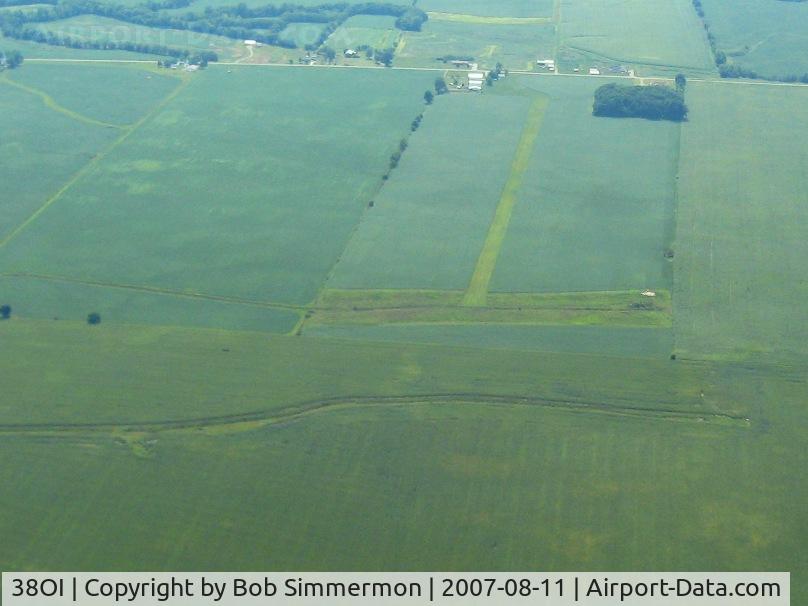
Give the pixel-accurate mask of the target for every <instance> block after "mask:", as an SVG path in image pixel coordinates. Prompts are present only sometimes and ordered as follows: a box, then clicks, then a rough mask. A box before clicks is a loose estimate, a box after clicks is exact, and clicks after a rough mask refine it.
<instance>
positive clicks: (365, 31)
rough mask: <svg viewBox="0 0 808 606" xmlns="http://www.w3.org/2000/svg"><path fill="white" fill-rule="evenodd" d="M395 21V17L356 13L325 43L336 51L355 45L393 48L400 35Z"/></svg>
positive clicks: (339, 51)
mask: <svg viewBox="0 0 808 606" xmlns="http://www.w3.org/2000/svg"><path fill="white" fill-rule="evenodd" d="M395 21H396V20H395V17H384V16H378V15H357V16H355V17H351V18H350V19H347V20H346V21H345V22H344V23H343V24H342V25H340V26H339V27H338V28H337V29H336V31H334V33H333V34H331V35H330V36H329V37H328V40H326V42H325V44H326V45H327V46H330V47H331V48H333V49H335V50H336V51H337V52H338V53H341V52H342V51H343V50H345V49H348V48H356V47H357V46H369V47H370V48H378V49H384V48H395V47H396V45H397V44H398V38H399V36H400V35H401V32H400V31H399V30H397V29H396V28H395Z"/></svg>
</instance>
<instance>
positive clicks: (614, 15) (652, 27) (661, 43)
mask: <svg viewBox="0 0 808 606" xmlns="http://www.w3.org/2000/svg"><path fill="white" fill-rule="evenodd" d="M629 31H630V32H631V34H630V35H627V33H628V32H629ZM559 40H560V49H559V51H560V53H561V54H560V55H559V58H560V59H561V60H563V62H564V63H568V64H571V63H576V62H577V63H579V64H581V65H582V66H585V65H597V66H601V67H603V66H604V65H611V64H623V65H626V66H634V67H641V68H643V73H650V74H657V73H661V74H665V73H670V72H671V71H672V70H678V71H688V72H693V73H697V74H698V73H714V71H715V69H714V66H713V61H712V56H711V53H710V48H709V46H708V44H707V40H706V37H705V35H704V31H703V29H702V26H701V22H700V21H699V19H698V16H697V15H696V12H695V10H694V9H693V6H692V5H691V2H690V0H629V1H626V0H608V1H606V2H604V1H603V0H562V3H561V21H560V23H559ZM674 73H675V71H674Z"/></svg>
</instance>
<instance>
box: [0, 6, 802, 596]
mask: <svg viewBox="0 0 808 606" xmlns="http://www.w3.org/2000/svg"><path fill="white" fill-rule="evenodd" d="M127 1H129V0H127ZM357 1H358V0H357ZM745 1H747V0H745ZM748 1H750V2H751V0H748ZM772 1H773V2H774V1H775V0H772ZM297 2H299V3H301V4H305V5H311V6H314V5H318V4H321V3H322V1H321V0H297ZM703 2H704V5H705V11H706V12H707V14H708V18H709V19H711V20H712V21H713V23H714V26H713V27H714V28H715V32H716V35H717V36H718V38H719V42H720V40H721V31H722V30H721V26H720V25H719V24H718V21H720V19H719V16H718V14H716V16H715V17H713V16H712V15H711V13H710V11H711V10H713V6H712V5H714V4H716V2H715V1H711V0H703ZM265 3H266V2H265V0H248V2H246V4H248V5H249V6H257V5H263V4H265ZM224 4H229V3H225V2H224V1H223V0H196V2H194V3H193V4H192V5H191V7H190V8H187V9H177V10H194V11H202V10H204V7H205V6H222V5H224ZM778 4H787V3H779V2H778ZM416 6H417V7H418V8H421V9H423V10H426V11H429V12H430V14H431V16H430V20H429V21H428V22H426V23H425V24H424V27H423V31H421V32H409V31H408V32H403V31H402V30H398V29H396V28H395V26H394V25H393V21H394V20H393V18H390V17H379V16H361V17H354V18H352V19H350V20H348V21H347V22H346V23H344V24H343V25H342V26H341V27H340V28H338V29H337V30H336V31H335V33H334V34H333V35H332V36H331V37H330V38H329V40H328V41H327V44H330V45H332V46H333V48H334V49H335V50H336V51H337V52H338V61H337V64H336V65H323V63H324V61H321V60H320V58H317V62H318V65H314V66H307V65H300V64H299V62H298V59H300V58H301V57H303V52H304V51H303V50H302V49H281V48H280V47H268V46H264V47H256V48H249V49H248V47H246V46H245V45H244V44H243V40H242V41H238V40H229V42H228V43H232V54H229V55H228V54H227V53H228V52H230V51H228V50H227V49H225V48H224V47H222V49H217V50H221V52H222V58H224V59H232V60H233V62H232V63H231V62H229V61H228V62H227V64H219V65H217V64H215V63H212V64H211V65H209V66H208V67H207V68H205V69H200V70H199V71H196V72H193V73H191V72H187V71H184V70H181V69H177V70H171V69H162V68H158V67H157V66H156V65H155V63H156V61H155V56H150V57H149V61H148V62H143V63H131V64H129V63H113V62H109V63H103V62H95V61H92V62H70V61H53V60H51V59H52V58H53V57H58V58H61V59H70V58H99V57H105V58H113V57H121V56H124V57H129V58H131V57H132V56H133V55H132V54H126V53H113V52H110V53H108V52H106V51H79V50H73V49H66V48H56V47H49V46H46V45H43V44H32V43H27V42H15V41H12V42H11V43H10V45H11V46H8V47H6V46H5V44H6V42H7V41H6V40H3V39H0V47H3V48H21V49H23V52H24V54H25V55H26V61H25V63H24V64H23V65H22V66H20V67H19V68H17V69H13V70H11V69H9V70H6V71H2V72H0V107H2V108H3V111H0V133H2V136H0V165H1V166H2V168H3V178H0V211H2V212H0V305H10V306H11V310H9V313H10V315H11V317H10V318H9V319H2V320H0V356H1V357H2V359H3V369H2V372H0V461H2V463H0V485H2V486H3V487H4V488H3V490H0V512H2V513H0V537H2V538H3V540H2V541H0V569H3V570H61V569H73V570H99V569H100V570H104V569H106V570H116V569H117V570H138V569H141V570H142V569H150V570H193V569H196V570H223V569H230V570H240V569H250V570H256V569H265V570H272V569H275V570H291V569H297V570H338V569H340V570H361V569H373V570H428V569H442V570H463V569H465V570H484V569H488V570H526V569H535V568H541V569H544V570H608V569H611V570H698V569H700V570H740V571H742V570H790V571H791V572H792V593H793V595H794V600H795V601H794V603H795V604H801V603H804V602H806V600H808V554H806V552H805V549H804V545H805V541H806V534H805V528H808V511H806V508H805V507H804V502H805V501H806V499H808V483H806V481H805V479H804V477H805V474H804V469H805V468H806V466H808V451H806V449H805V448H804V445H805V427H806V423H808V409H806V406H805V403H806V401H808V379H806V377H807V376H808V375H806V372H805V371H806V368H808V365H807V364H806V357H807V356H808V346H807V345H806V343H808V328H806V327H808V321H806V320H808V315H807V314H806V312H805V309H806V306H805V304H804V302H805V300H806V298H808V283H807V282H806V279H805V267H804V266H805V259H806V258H808V244H807V242H808V239H807V238H806V237H805V235H806V230H808V222H807V221H808V219H806V216H808V215H806V212H805V209H806V208H808V193H806V192H808V174H806V171H805V167H806V166H808V147H806V145H805V144H804V141H805V140H806V135H808V112H806V109H805V108H806V107H808V105H807V103H808V87H797V86H789V85H779V84H778V85H773V84H771V83H746V82H738V81H733V82H722V81H719V80H717V74H716V73H715V69H714V66H713V64H712V58H711V56H710V49H709V46H708V45H707V42H706V39H705V36H704V30H703V27H702V25H701V22H700V21H699V19H698V17H697V16H696V13H695V11H694V9H693V7H692V5H691V3H690V1H689V0H665V1H664V2H663V1H662V0H644V1H642V2H640V1H639V0H628V1H623V2H617V1H616V0H614V1H613V0H608V1H605V2H604V1H596V0H561V2H559V3H558V4H556V3H553V2H551V1H550V0H540V1H533V2H527V1H522V0H503V1H502V2H491V1H486V2H483V1H482V0H479V1H478V0H469V1H467V2H460V1H459V0H457V1H456V0H418V2H417V4H416ZM802 8H804V7H802V5H799V4H797V6H795V7H793V8H788V9H784V10H790V11H791V10H801V9H802ZM70 21H71V23H70V24H69V25H70V27H76V28H86V32H87V35H88V36H101V35H109V36H116V35H121V34H117V33H115V32H116V31H117V30H115V28H116V27H117V25H115V24H114V23H108V22H107V21H108V20H104V19H100V18H97V17H78V18H75V19H72V20H70ZM761 23H762V22H761ZM63 25H64V24H56V26H63ZM53 26H54V24H48V27H53ZM127 27H129V26H127ZM321 27H323V26H322V24H303V23H296V24H293V25H291V26H288V27H287V28H286V30H285V32H284V34H283V35H284V36H286V37H287V39H290V40H295V41H296V42H297V43H298V44H309V43H310V41H309V40H313V39H316V37H317V35H319V33H320V32H321V31H322V30H321V29H319V28H321ZM737 27H739V28H743V29H744V31H747V30H748V29H749V28H746V27H745V26H743V25H742V24H741V25H738V26H737ZM105 28H106V29H105ZM312 28H313V29H312ZM142 29H145V30H147V31H143V32H135V30H134V29H132V30H129V33H127V34H126V35H130V34H131V35H136V36H145V37H147V39H148V41H149V42H150V43H165V44H170V45H171V46H177V45H182V44H183V42H182V40H181V39H180V38H172V36H174V35H175V34H176V33H177V32H170V31H161V30H156V29H150V28H142ZM329 31H330V30H329ZM104 32H106V33H104ZM180 34H182V35H184V34H183V33H182V32H180ZM152 36H165V37H166V38H163V39H160V38H153V37H152ZM725 36H726V34H725ZM94 39H97V38H94ZM725 39H729V38H725ZM773 39H774V38H772V40H773ZM188 40H191V37H189V38H187V40H186V42H187V41H188ZM194 40H195V42H193V44H192V43H191V42H187V44H188V46H187V48H188V49H197V50H205V49H207V48H213V47H205V46H204V44H205V42H203V41H202V38H200V39H199V40H196V38H194ZM741 43H742V44H746V42H743V41H741ZM207 44H210V42H207ZM364 44H367V45H369V46H372V47H376V48H381V47H388V46H390V47H395V50H396V53H395V59H394V62H393V69H384V68H381V67H376V66H374V65H373V64H372V63H371V62H370V61H365V60H359V61H355V62H353V63H351V62H349V61H347V60H344V59H343V58H342V57H341V56H339V53H341V50H342V49H343V48H348V47H351V46H357V45H364ZM194 45H196V46H194ZM719 46H720V44H719ZM761 48H763V47H761ZM29 51H30V53H29ZM51 53H53V54H51ZM245 53H246V54H245ZM789 54H791V55H793V53H792V52H791V51H789ZM753 55H754V53H753V52H749V53H748V56H749V57H752V56H753ZM459 56H463V57H469V58H470V57H473V58H474V61H475V62H478V63H479V64H480V68H481V69H483V70H484V69H487V68H490V67H493V65H495V64H496V63H497V62H502V63H504V64H505V66H506V67H508V68H510V69H511V72H510V73H508V74H507V75H505V76H504V77H503V78H501V79H498V80H496V81H495V82H493V83H492V84H491V85H490V86H484V87H483V90H482V91H481V92H479V93H474V94H472V93H471V92H469V91H468V89H467V81H468V76H467V74H465V72H464V70H463V69H461V68H455V67H454V66H452V65H451V63H450V61H451V59H452V57H454V58H457V57H459ZM539 57H555V58H556V60H557V61H558V64H559V67H560V71H561V72H567V71H571V70H572V69H574V68H575V67H579V69H581V68H584V67H586V66H588V65H600V66H602V67H604V72H606V70H608V67H609V66H614V65H623V66H625V67H626V68H628V69H636V70H638V74H639V76H638V78H637V79H634V80H630V79H628V78H626V79H622V80H618V79H613V78H609V77H607V76H599V77H595V76H589V75H588V74H587V72H586V71H583V73H581V72H579V73H578V74H574V75H573V74H565V73H562V74H560V75H552V74H549V73H546V74H536V73H514V72H517V71H521V70H525V71H536V70H537V69H538V68H537V67H536V59H537V58H539ZM36 59H39V60H36ZM43 59H44V60H43ZM735 59H736V58H733V60H735ZM737 59H738V60H740V59H739V58H737ZM235 61H239V62H240V63H244V64H236V63H235ZM265 62H276V63H283V65H247V63H251V64H254V63H265ZM413 67H415V68H418V69H410V68H413ZM425 68H434V69H425ZM679 71H682V72H685V73H686V74H687V76H688V80H689V81H688V82H687V84H686V89H685V91H686V92H685V100H686V102H687V104H688V106H689V108H690V113H689V116H688V119H687V121H685V122H683V123H673V122H665V121H650V120H641V119H635V118H625V119H615V118H599V117H594V116H593V115H592V103H593V95H594V92H595V90H596V89H597V87H598V86H600V85H602V84H605V83H608V82H626V83H628V82H635V83H642V84H652V83H655V84H662V85H668V84H669V83H668V82H666V81H662V80H660V81H657V82H653V81H652V80H651V79H650V78H645V76H649V75H665V74H675V73H676V72H679ZM695 76H699V78H696V77H695ZM437 78H445V81H446V83H447V84H448V88H449V91H448V92H447V93H446V94H440V95H436V96H435V97H434V100H430V98H429V96H428V95H427V96H426V97H425V91H434V90H435V87H436V79H437ZM460 84H464V86H462V87H461V86H460ZM430 101H431V102H430ZM397 154H400V155H397ZM648 291H653V292H648ZM12 310H13V311H12ZM91 313H97V314H99V316H100V319H101V322H100V323H99V324H91V322H90V321H89V317H88V314H91ZM256 529H258V530H256Z"/></svg>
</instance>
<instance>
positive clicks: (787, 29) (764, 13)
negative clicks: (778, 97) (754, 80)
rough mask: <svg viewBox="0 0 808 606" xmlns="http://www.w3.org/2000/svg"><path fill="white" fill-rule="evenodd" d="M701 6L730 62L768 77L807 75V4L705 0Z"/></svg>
mask: <svg viewBox="0 0 808 606" xmlns="http://www.w3.org/2000/svg"><path fill="white" fill-rule="evenodd" d="M702 5H703V7H704V12H705V15H706V19H707V21H708V22H709V23H710V30H711V31H712V32H713V34H714V35H715V36H716V38H717V45H718V48H719V49H721V50H723V51H724V52H725V53H727V54H728V55H729V56H730V62H732V63H738V64H740V65H741V66H743V67H744V68H746V69H751V70H755V71H757V72H759V73H760V74H761V75H764V76H769V77H777V76H788V75H790V74H794V75H797V76H802V75H803V74H806V73H808V4H805V3H804V2H783V1H776V0H736V1H735V2H722V1H720V0H703V2H702Z"/></svg>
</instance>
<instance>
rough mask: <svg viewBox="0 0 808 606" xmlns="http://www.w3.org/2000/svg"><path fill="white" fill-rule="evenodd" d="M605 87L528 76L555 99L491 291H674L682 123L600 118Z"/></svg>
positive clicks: (588, 81) (528, 82) (594, 82)
mask: <svg viewBox="0 0 808 606" xmlns="http://www.w3.org/2000/svg"><path fill="white" fill-rule="evenodd" d="M512 80H515V78H512ZM599 83H601V81H600V80H598V79H591V78H586V79H585V78H570V79H568V78H548V77H525V78H524V79H523V80H522V81H521V84H523V85H524V86H528V87H531V88H535V89H536V90H537V91H539V92H541V93H543V94H545V95H547V96H548V97H549V98H550V102H549V105H548V107H547V110H546V112H545V116H544V122H543V124H542V128H541V131H540V133H539V136H538V139H537V141H536V147H535V150H534V151H533V154H532V159H531V161H530V164H529V166H528V169H527V172H526V176H525V179H524V182H523V184H522V190H521V193H520V195H519V203H518V204H517V205H516V207H515V209H514V212H513V216H512V218H511V224H510V227H509V230H508V233H507V235H506V237H505V242H504V244H503V246H502V249H501V251H500V253H499V259H498V262H497V265H496V269H495V271H494V276H493V279H492V281H491V290H493V291H498V292H505V291H511V292H570V291H593V290H603V291H610V290H628V289H636V290H642V289H644V288H650V289H653V290H666V289H670V284H671V268H670V262H669V261H668V260H666V259H665V258H664V253H665V250H666V248H667V247H668V246H669V245H670V242H671V240H672V238H673V218H674V217H673V207H674V192H675V176H676V170H677V158H678V146H679V126H678V125H676V124H673V123H662V122H649V121H646V120H639V119H637V120H635V119H624V120H620V119H612V118H596V117H593V116H592V95H593V93H594V90H595V88H596V86H597V85H598V84H599Z"/></svg>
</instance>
